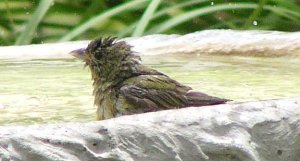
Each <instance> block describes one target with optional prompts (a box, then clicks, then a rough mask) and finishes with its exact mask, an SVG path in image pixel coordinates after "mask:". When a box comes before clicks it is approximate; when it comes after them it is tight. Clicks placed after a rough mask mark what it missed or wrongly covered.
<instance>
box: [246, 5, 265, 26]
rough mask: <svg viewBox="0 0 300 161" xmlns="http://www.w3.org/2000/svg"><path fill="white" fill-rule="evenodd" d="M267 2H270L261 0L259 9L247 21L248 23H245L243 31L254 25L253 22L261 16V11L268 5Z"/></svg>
mask: <svg viewBox="0 0 300 161" xmlns="http://www.w3.org/2000/svg"><path fill="white" fill-rule="evenodd" d="M267 1H268V0H260V1H259V4H258V6H257V8H256V9H255V10H254V11H253V12H252V14H251V15H250V16H249V18H248V19H247V20H246V22H245V24H244V26H243V27H242V29H247V28H249V27H250V26H251V25H252V23H253V21H255V19H257V17H258V16H259V14H260V13H261V11H262V10H263V7H264V5H265V4H266V3H267Z"/></svg>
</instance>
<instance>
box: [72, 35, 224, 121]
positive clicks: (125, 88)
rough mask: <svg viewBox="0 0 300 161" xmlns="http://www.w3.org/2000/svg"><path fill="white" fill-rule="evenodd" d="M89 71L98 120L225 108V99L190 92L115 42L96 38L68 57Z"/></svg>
mask: <svg viewBox="0 0 300 161" xmlns="http://www.w3.org/2000/svg"><path fill="white" fill-rule="evenodd" d="M70 54H71V55H73V56H75V57H77V58H79V59H82V60H83V61H84V62H85V66H88V67H89V68H90V70H91V74H92V79H93V81H94V82H93V86H94V91H93V94H94V96H95V100H94V103H95V105H96V106H97V119H98V120H103V119H109V118H113V117H117V116H120V115H128V114H137V113H145V112H151V111H159V110H166V109H174V108H183V107H189V106H206V105H216V104H224V103H226V102H227V101H229V100H227V99H222V98H217V97H213V96H209V95H207V94H204V93H201V92H196V91H193V90H192V88H191V87H188V86H186V85H183V84H181V83H179V82H177V81H175V80H173V79H171V78H170V77H168V76H167V75H165V74H163V73H161V72H159V71H157V70H154V69H151V68H148V67H146V66H145V65H142V64H141V58H140V57H139V56H138V55H136V54H135V53H134V52H133V51H132V50H131V46H130V45H129V44H127V43H126V42H125V41H117V40H116V38H113V37H108V38H97V39H95V40H93V41H91V42H90V43H89V45H88V46H87V48H84V49H77V50H74V51H72V52H71V53H70Z"/></svg>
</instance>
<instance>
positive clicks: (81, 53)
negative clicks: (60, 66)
mask: <svg viewBox="0 0 300 161" xmlns="http://www.w3.org/2000/svg"><path fill="white" fill-rule="evenodd" d="M70 54H71V55H73V56H75V57H77V58H79V59H81V60H83V61H84V62H85V65H86V66H89V68H90V69H91V72H92V76H93V78H99V79H103V80H106V81H107V80H108V81H113V80H114V79H117V77H123V76H125V75H130V73H131V72H132V68H134V67H136V65H139V64H140V57H139V56H137V55H134V54H133V52H132V51H131V46H130V45H129V44H127V43H126V42H125V41H116V38H115V37H108V38H97V39H95V40H93V41H91V42H90V43H89V44H88V46H87V48H85V49H77V50H74V51H72V52H70Z"/></svg>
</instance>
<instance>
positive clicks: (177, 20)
mask: <svg viewBox="0 0 300 161" xmlns="http://www.w3.org/2000/svg"><path fill="white" fill-rule="evenodd" d="M256 7H257V4H255V3H235V4H234V5H231V4H220V5H215V6H210V7H204V8H200V9H196V10H192V11H189V12H186V13H184V14H181V15H179V16H176V17H174V18H171V19H169V20H167V21H165V22H163V23H161V24H158V25H156V27H153V28H152V29H150V30H149V31H148V32H146V33H147V34H153V33H161V32H164V31H166V30H168V29H170V28H173V27H175V26H177V25H179V24H181V23H183V22H186V21H188V20H191V19H193V18H195V17H197V16H201V15H206V14H209V13H212V12H217V11H222V10H231V9H255V8H256ZM263 8H264V9H267V10H271V11H272V10H277V11H281V12H286V13H289V14H292V15H293V16H296V17H299V14H298V13H297V12H293V11H290V10H288V9H285V8H279V7H272V6H269V5H266V6H264V7H263ZM274 13H276V12H274Z"/></svg>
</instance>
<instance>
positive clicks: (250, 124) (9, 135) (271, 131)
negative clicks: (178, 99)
mask: <svg viewBox="0 0 300 161" xmlns="http://www.w3.org/2000/svg"><path fill="white" fill-rule="evenodd" d="M0 158H1V161H8V160H13V161H19V160H22V161H79V160H85V161H115V160H116V161H133V160H137V161H159V160H162V161H196V160H197V161H202V160H203V161H240V160H243V161H297V160H299V158H300V98H295V99H285V100H267V101H259V102H246V103H229V104H225V105H216V106H207V107H190V108H184V109H178V110H167V111H160V112H154V113H146V114H139V115H131V116H123V117H119V118H114V119H110V120H105V121H98V122H89V123H67V124H53V125H33V126H19V127H18V126H13V127H0Z"/></svg>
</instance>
